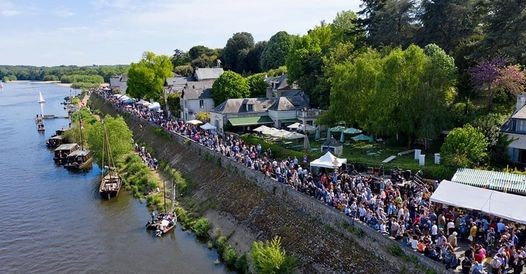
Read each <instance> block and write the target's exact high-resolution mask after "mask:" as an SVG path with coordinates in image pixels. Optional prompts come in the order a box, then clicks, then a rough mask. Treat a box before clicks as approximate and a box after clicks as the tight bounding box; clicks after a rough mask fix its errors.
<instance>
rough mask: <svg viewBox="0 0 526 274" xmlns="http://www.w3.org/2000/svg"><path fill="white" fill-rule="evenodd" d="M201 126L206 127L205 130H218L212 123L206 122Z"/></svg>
mask: <svg viewBox="0 0 526 274" xmlns="http://www.w3.org/2000/svg"><path fill="white" fill-rule="evenodd" d="M200 128H202V129H204V130H216V127H215V126H213V125H212V124H210V123H206V124H204V125H202V126H200Z"/></svg>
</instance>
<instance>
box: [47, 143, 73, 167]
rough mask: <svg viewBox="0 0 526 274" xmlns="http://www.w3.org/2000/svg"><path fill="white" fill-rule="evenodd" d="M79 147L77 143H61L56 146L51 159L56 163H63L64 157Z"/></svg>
mask: <svg viewBox="0 0 526 274" xmlns="http://www.w3.org/2000/svg"><path fill="white" fill-rule="evenodd" d="M78 149H79V145H78V144H75V143H73V144H62V145H60V146H58V147H57V148H56V149H55V151H54V156H53V160H54V161H55V163H56V164H59V165H63V164H65V163H66V158H67V157H68V155H69V154H70V153H72V152H73V151H75V150H78Z"/></svg>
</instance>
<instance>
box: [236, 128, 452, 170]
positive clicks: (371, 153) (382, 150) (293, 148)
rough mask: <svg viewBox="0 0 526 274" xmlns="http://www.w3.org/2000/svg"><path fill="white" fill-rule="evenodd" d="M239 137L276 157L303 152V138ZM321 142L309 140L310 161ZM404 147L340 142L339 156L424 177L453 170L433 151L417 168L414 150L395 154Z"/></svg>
mask: <svg viewBox="0 0 526 274" xmlns="http://www.w3.org/2000/svg"><path fill="white" fill-rule="evenodd" d="M241 137H242V138H243V139H244V140H245V141H246V142H248V143H251V144H258V143H259V144H261V145H262V146H263V148H264V149H267V148H268V147H270V148H271V149H272V151H273V152H274V153H275V156H276V157H277V158H279V159H283V158H286V157H288V156H290V157H294V156H296V157H298V159H301V157H302V155H304V152H303V145H302V144H303V141H301V144H299V142H294V144H289V145H283V144H282V143H281V142H279V141H278V142H276V141H272V140H269V139H262V138H259V137H257V136H256V135H253V134H245V135H242V136H241ZM322 143H323V141H318V142H316V141H313V140H311V141H310V147H311V149H312V150H311V152H309V159H310V160H314V159H316V158H318V157H320V156H321V155H322V153H321V151H320V147H321V144H322ZM406 150H408V149H407V147H393V146H388V145H385V144H380V143H366V142H351V143H345V144H344V147H343V155H342V156H341V157H343V158H347V161H349V162H350V163H353V164H358V165H364V166H369V167H380V166H382V165H383V167H384V169H385V170H386V171H388V170H389V169H392V168H400V169H404V170H406V169H410V170H412V171H413V172H417V171H419V170H422V171H423V173H424V177H426V178H433V179H451V176H452V175H453V172H454V171H452V170H450V169H449V168H446V167H444V166H442V165H435V164H434V155H433V154H429V155H426V165H425V166H424V167H421V166H419V165H418V161H417V160H414V159H413V156H414V153H409V154H407V155H403V156H397V155H398V153H400V152H403V151H406ZM391 155H394V156H397V157H396V158H395V159H394V160H392V161H391V162H389V163H387V164H382V161H383V160H385V159H386V158H388V157H389V156H391Z"/></svg>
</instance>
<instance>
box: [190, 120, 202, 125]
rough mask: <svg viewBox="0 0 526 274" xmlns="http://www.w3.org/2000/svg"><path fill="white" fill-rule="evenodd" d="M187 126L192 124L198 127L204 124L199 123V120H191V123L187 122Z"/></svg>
mask: <svg viewBox="0 0 526 274" xmlns="http://www.w3.org/2000/svg"><path fill="white" fill-rule="evenodd" d="M186 123H187V124H192V125H194V126H197V125H200V124H202V123H203V122H201V121H199V120H190V121H186Z"/></svg>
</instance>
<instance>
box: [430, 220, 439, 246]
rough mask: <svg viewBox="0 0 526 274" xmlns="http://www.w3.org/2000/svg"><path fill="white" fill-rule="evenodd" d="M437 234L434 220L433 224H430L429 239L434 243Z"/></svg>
mask: <svg viewBox="0 0 526 274" xmlns="http://www.w3.org/2000/svg"><path fill="white" fill-rule="evenodd" d="M437 236H438V226H437V223H436V222H433V225H432V226H431V240H432V241H433V243H435V241H436V239H437Z"/></svg>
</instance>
